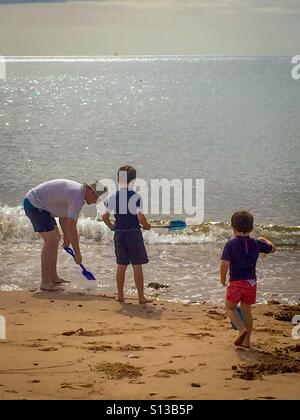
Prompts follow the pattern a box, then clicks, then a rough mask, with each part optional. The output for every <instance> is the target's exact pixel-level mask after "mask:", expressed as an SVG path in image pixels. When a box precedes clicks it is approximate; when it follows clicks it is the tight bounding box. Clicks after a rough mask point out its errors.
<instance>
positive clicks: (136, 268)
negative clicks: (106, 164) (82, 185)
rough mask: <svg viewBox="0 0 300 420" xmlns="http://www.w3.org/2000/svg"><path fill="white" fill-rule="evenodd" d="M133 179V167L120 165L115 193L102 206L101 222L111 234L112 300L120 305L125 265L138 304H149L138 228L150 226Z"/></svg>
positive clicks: (144, 258) (141, 236)
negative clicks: (130, 269) (129, 270)
mask: <svg viewBox="0 0 300 420" xmlns="http://www.w3.org/2000/svg"><path fill="white" fill-rule="evenodd" d="M135 179H136V170H135V169H134V168H133V167H131V166H122V167H121V168H120V169H119V170H118V183H119V190H118V191H117V192H116V194H114V195H112V196H111V197H110V198H109V200H108V202H107V203H106V207H107V209H106V211H105V212H104V214H103V215H102V220H103V221H104V223H105V224H106V225H107V226H108V227H109V228H110V229H111V230H112V231H114V232H115V237H114V243H115V253H116V258H117V273H116V281H117V290H118V294H117V297H116V300H117V301H118V302H124V283H125V273H126V270H127V267H128V265H129V264H132V267H133V272H134V280H135V284H136V287H137V291H138V298H139V302H140V303H149V302H152V300H151V299H148V298H146V297H145V295H144V275H143V264H147V263H148V262H149V260H148V256H147V252H146V249H145V245H144V240H143V235H142V232H141V228H140V225H142V227H143V229H145V230H150V229H151V225H150V224H149V223H148V221H147V219H146V217H145V215H144V214H143V206H142V198H141V197H140V195H139V194H137V193H136V192H135V191H133V185H134V181H135ZM111 213H114V216H115V219H116V222H115V224H113V223H112V222H111V221H110V215H111Z"/></svg>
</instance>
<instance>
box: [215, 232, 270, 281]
mask: <svg viewBox="0 0 300 420" xmlns="http://www.w3.org/2000/svg"><path fill="white" fill-rule="evenodd" d="M260 252H262V253H263V254H270V253H271V252H272V246H271V245H268V244H266V243H265V242H263V241H259V240H258V239H254V238H250V237H249V236H246V237H245V236H236V237H235V238H233V239H231V240H230V241H228V242H227V244H226V245H225V247H224V250H223V254H222V257H221V260H225V261H229V262H230V269H229V274H230V281H235V280H236V281H240V280H255V279H256V263H257V259H258V256H259V253H260Z"/></svg>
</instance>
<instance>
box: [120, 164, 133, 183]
mask: <svg viewBox="0 0 300 420" xmlns="http://www.w3.org/2000/svg"><path fill="white" fill-rule="evenodd" d="M120 172H122V173H123V174H122V176H121V178H123V177H124V172H126V174H127V176H126V177H125V178H124V179H120ZM135 179H136V170H135V169H134V168H133V167H132V166H129V165H125V166H121V168H120V169H119V170H118V181H121V182H124V181H126V183H127V184H130V182H132V181H134V180H135Z"/></svg>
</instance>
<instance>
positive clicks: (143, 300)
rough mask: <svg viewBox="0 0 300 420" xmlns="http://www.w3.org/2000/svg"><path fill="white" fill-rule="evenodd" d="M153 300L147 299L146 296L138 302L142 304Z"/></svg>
mask: <svg viewBox="0 0 300 420" xmlns="http://www.w3.org/2000/svg"><path fill="white" fill-rule="evenodd" d="M151 302H153V299H148V298H146V297H144V298H143V299H139V303H140V304H141V305H142V304H144V303H151Z"/></svg>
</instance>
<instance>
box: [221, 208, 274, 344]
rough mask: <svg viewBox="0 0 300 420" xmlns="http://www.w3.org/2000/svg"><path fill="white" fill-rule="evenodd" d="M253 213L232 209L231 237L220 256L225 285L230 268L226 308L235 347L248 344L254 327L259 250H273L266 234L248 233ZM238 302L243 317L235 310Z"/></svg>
mask: <svg viewBox="0 0 300 420" xmlns="http://www.w3.org/2000/svg"><path fill="white" fill-rule="evenodd" d="M253 223H254V219H253V216H252V215H251V214H250V213H248V212H247V211H239V212H237V213H234V214H233V216H232V218H231V226H232V228H233V232H234V236H235V237H234V238H233V239H231V240H230V241H228V242H227V244H226V245H225V247H224V250H223V254H222V257H221V260H222V262H221V283H222V284H223V286H226V276H227V272H228V270H229V275H230V277H229V286H228V288H227V294H226V310H227V314H228V316H229V318H230V319H231V322H232V323H233V324H234V325H235V326H236V327H237V328H238V330H239V332H240V335H239V337H238V338H237V340H236V341H235V343H234V344H235V345H236V346H237V347H245V348H250V338H251V332H252V328H253V318H252V313H251V305H254V304H255V303H256V263H257V259H258V256H259V254H260V253H263V254H270V253H272V252H275V251H276V247H275V245H274V244H273V243H272V242H271V241H269V240H268V239H265V238H258V239H254V238H251V237H250V233H251V232H252V231H253ZM239 302H240V303H241V309H242V314H243V318H244V321H242V320H241V319H240V317H239V314H238V313H237V310H236V309H237V304H238V303H239Z"/></svg>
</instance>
